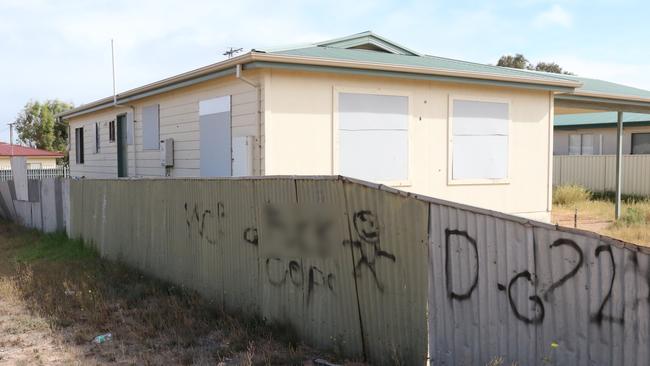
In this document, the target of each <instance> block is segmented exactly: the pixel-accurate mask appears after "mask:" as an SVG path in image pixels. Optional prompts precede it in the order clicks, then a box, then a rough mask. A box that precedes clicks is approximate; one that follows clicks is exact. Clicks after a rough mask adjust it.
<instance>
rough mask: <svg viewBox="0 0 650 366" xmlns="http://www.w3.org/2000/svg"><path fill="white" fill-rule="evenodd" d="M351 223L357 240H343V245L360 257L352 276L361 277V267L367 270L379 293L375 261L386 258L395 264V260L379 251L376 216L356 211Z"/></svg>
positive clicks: (381, 286)
mask: <svg viewBox="0 0 650 366" xmlns="http://www.w3.org/2000/svg"><path fill="white" fill-rule="evenodd" d="M352 223H353V225H354V231H355V232H356V234H357V236H358V237H359V240H344V241H343V245H351V246H352V248H354V249H357V250H358V251H359V254H360V255H361V257H360V258H359V260H358V261H357V263H356V265H355V266H354V274H355V276H357V277H359V276H361V267H366V268H368V270H370V273H372V277H373V278H374V280H375V284H376V285H377V288H378V289H379V291H384V285H383V284H382V283H381V281H380V280H379V278H378V277H377V268H376V265H377V260H378V259H379V258H388V259H390V260H391V261H393V262H395V261H396V258H395V256H394V255H393V254H391V253H389V252H387V251H385V250H382V249H381V246H380V245H381V241H380V238H379V222H378V221H377V216H375V214H373V213H372V212H371V211H369V210H361V211H357V212H355V213H354V216H353V218H352Z"/></svg>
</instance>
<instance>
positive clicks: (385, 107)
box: [339, 93, 408, 182]
mask: <svg viewBox="0 0 650 366" xmlns="http://www.w3.org/2000/svg"><path fill="white" fill-rule="evenodd" d="M339 172H340V174H341V175H345V176H350V177H354V178H359V179H365V180H369V181H375V182H377V181H379V182H391V181H392V182H396V181H405V180H408V97H405V96H392V95H374V94H352V93H340V94H339Z"/></svg>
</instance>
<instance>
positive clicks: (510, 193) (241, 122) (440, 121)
mask: <svg viewBox="0 0 650 366" xmlns="http://www.w3.org/2000/svg"><path fill="white" fill-rule="evenodd" d="M247 76H248V77H252V78H253V79H255V80H256V81H257V82H259V83H260V94H259V101H260V110H261V118H259V117H258V114H257V109H256V108H257V98H258V92H257V90H256V89H255V88H253V87H251V86H249V85H247V84H245V83H243V82H242V81H240V80H237V79H235V78H234V77H228V78H224V79H220V80H215V81H211V82H206V83H202V84H200V85H199V86H193V87H188V88H184V89H179V90H177V91H174V92H170V93H165V94H162V95H160V96H156V97H151V98H148V99H146V100H142V101H138V102H137V103H135V104H134V107H135V121H136V122H135V143H136V145H135V155H136V156H137V159H136V160H137V163H136V160H134V146H129V169H128V171H129V175H130V176H162V175H164V169H163V168H162V167H160V163H159V151H143V150H142V129H141V124H140V123H139V121H140V120H141V113H142V108H143V107H144V106H148V105H151V104H155V103H159V104H160V125H161V130H160V135H161V136H160V137H161V139H163V138H166V137H173V138H174V139H175V152H174V155H175V156H174V159H175V165H174V168H173V169H172V170H171V175H172V176H199V173H200V172H199V159H200V150H199V116H198V103H199V101H200V100H204V99H209V98H214V97H217V96H222V95H232V115H233V117H232V122H233V136H255V137H256V141H257V143H256V146H255V153H254V174H255V175H285V174H287V175H328V174H338V171H337V167H336V166H335V164H334V161H335V159H334V154H335V153H336V148H334V147H333V146H334V145H335V141H336V137H337V136H336V135H334V134H333V127H332V126H333V123H334V120H335V118H337V117H336V116H337V114H336V113H334V111H335V108H334V105H335V99H334V98H335V97H336V95H337V93H338V92H339V91H346V92H360V93H364V92H368V93H379V94H381V93H389V94H397V95H406V96H408V97H409V105H410V107H409V108H410V122H409V179H408V182H406V184H403V185H401V186H397V188H399V189H403V190H407V191H411V192H417V193H420V194H425V195H431V196H434V197H439V198H443V199H447V200H450V201H457V202H461V203H466V204H471V205H475V206H479V207H484V208H489V209H494V210H498V211H503V212H507V213H513V214H518V215H522V216H526V217H531V218H536V219H541V220H548V219H549V210H550V189H551V181H550V172H549V169H550V160H549V157H550V151H551V148H552V147H551V144H552V136H551V135H550V131H551V130H550V115H551V114H550V111H552V108H553V107H552V99H551V95H550V93H548V92H543V91H529V90H523V89H508V88H496V87H481V86H472V85H466V84H450V83H438V82H429V81H416V80H403V79H396V78H377V77H363V76H351V75H343V74H341V75H337V74H333V73H300V72H288V71H278V70H272V71H271V70H266V71H258V72H256V73H253V72H250V71H249V72H247ZM450 96H453V97H462V98H469V99H477V100H485V99H488V100H489V99H495V100H499V101H507V102H508V103H510V118H511V123H510V134H509V136H510V137H509V141H510V146H509V147H510V154H509V177H508V179H507V181H506V182H502V183H500V184H494V183H483V184H466V185H458V184H453V182H452V183H450V182H449V181H448V178H449V177H448V169H447V167H448V165H449V164H450V159H449V154H448V148H449V146H450V145H449V144H448V123H449V121H448V114H449V100H450ZM128 110H129V109H128V108H119V109H112V110H107V111H103V112H98V113H93V114H88V115H85V116H82V117H79V118H73V119H72V120H71V121H70V125H71V151H70V157H71V159H70V166H71V175H73V176H86V177H115V176H116V175H117V163H116V144H115V143H109V142H108V121H110V120H113V119H115V116H116V115H117V114H120V113H125V112H127V111H128ZM95 122H100V126H101V151H100V153H97V154H95V153H94V123H95ZM79 126H84V127H87V128H85V129H84V133H85V136H84V142H85V164H83V165H77V164H75V159H74V157H75V151H74V150H75V141H74V128H76V127H79ZM134 164H137V167H136V166H134Z"/></svg>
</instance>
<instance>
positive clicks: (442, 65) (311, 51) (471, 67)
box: [269, 46, 567, 81]
mask: <svg viewBox="0 0 650 366" xmlns="http://www.w3.org/2000/svg"><path fill="white" fill-rule="evenodd" d="M269 53H271V54H277V55H286V56H300V57H317V58H323V59H333V60H344V61H356V62H372V63H379V64H387V65H398V66H410V67H424V68H431V69H443V70H450V71H463V72H473V73H482V74H490V75H500V76H504V77H508V76H511V77H526V78H531V79H536V80H539V81H560V80H567V79H565V78H560V77H558V76H556V75H555V74H542V73H530V72H527V71H525V70H519V69H511V68H507V67H500V66H492V65H485V64H479V63H474V62H467V61H460V60H454V59H450V58H444V57H436V56H428V55H423V56H412V55H403V54H393V53H386V52H376V51H369V50H362V49H348V48H338V47H326V46H309V47H304V48H296V49H288V50H279V51H270V52H269Z"/></svg>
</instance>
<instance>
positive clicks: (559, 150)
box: [553, 126, 650, 155]
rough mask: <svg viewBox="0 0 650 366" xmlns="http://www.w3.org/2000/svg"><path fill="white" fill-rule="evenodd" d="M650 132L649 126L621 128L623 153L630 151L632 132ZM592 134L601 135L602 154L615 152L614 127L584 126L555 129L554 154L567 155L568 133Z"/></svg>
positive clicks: (629, 152)
mask: <svg viewBox="0 0 650 366" xmlns="http://www.w3.org/2000/svg"><path fill="white" fill-rule="evenodd" d="M633 133H650V126H640V127H624V129H623V154H631V153H632V134H633ZM573 134H593V135H594V136H596V137H598V136H601V135H602V139H603V148H602V155H614V154H616V128H584V129H579V130H578V129H575V130H555V132H554V141H555V142H554V144H553V154H554V155H569V135H573Z"/></svg>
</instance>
